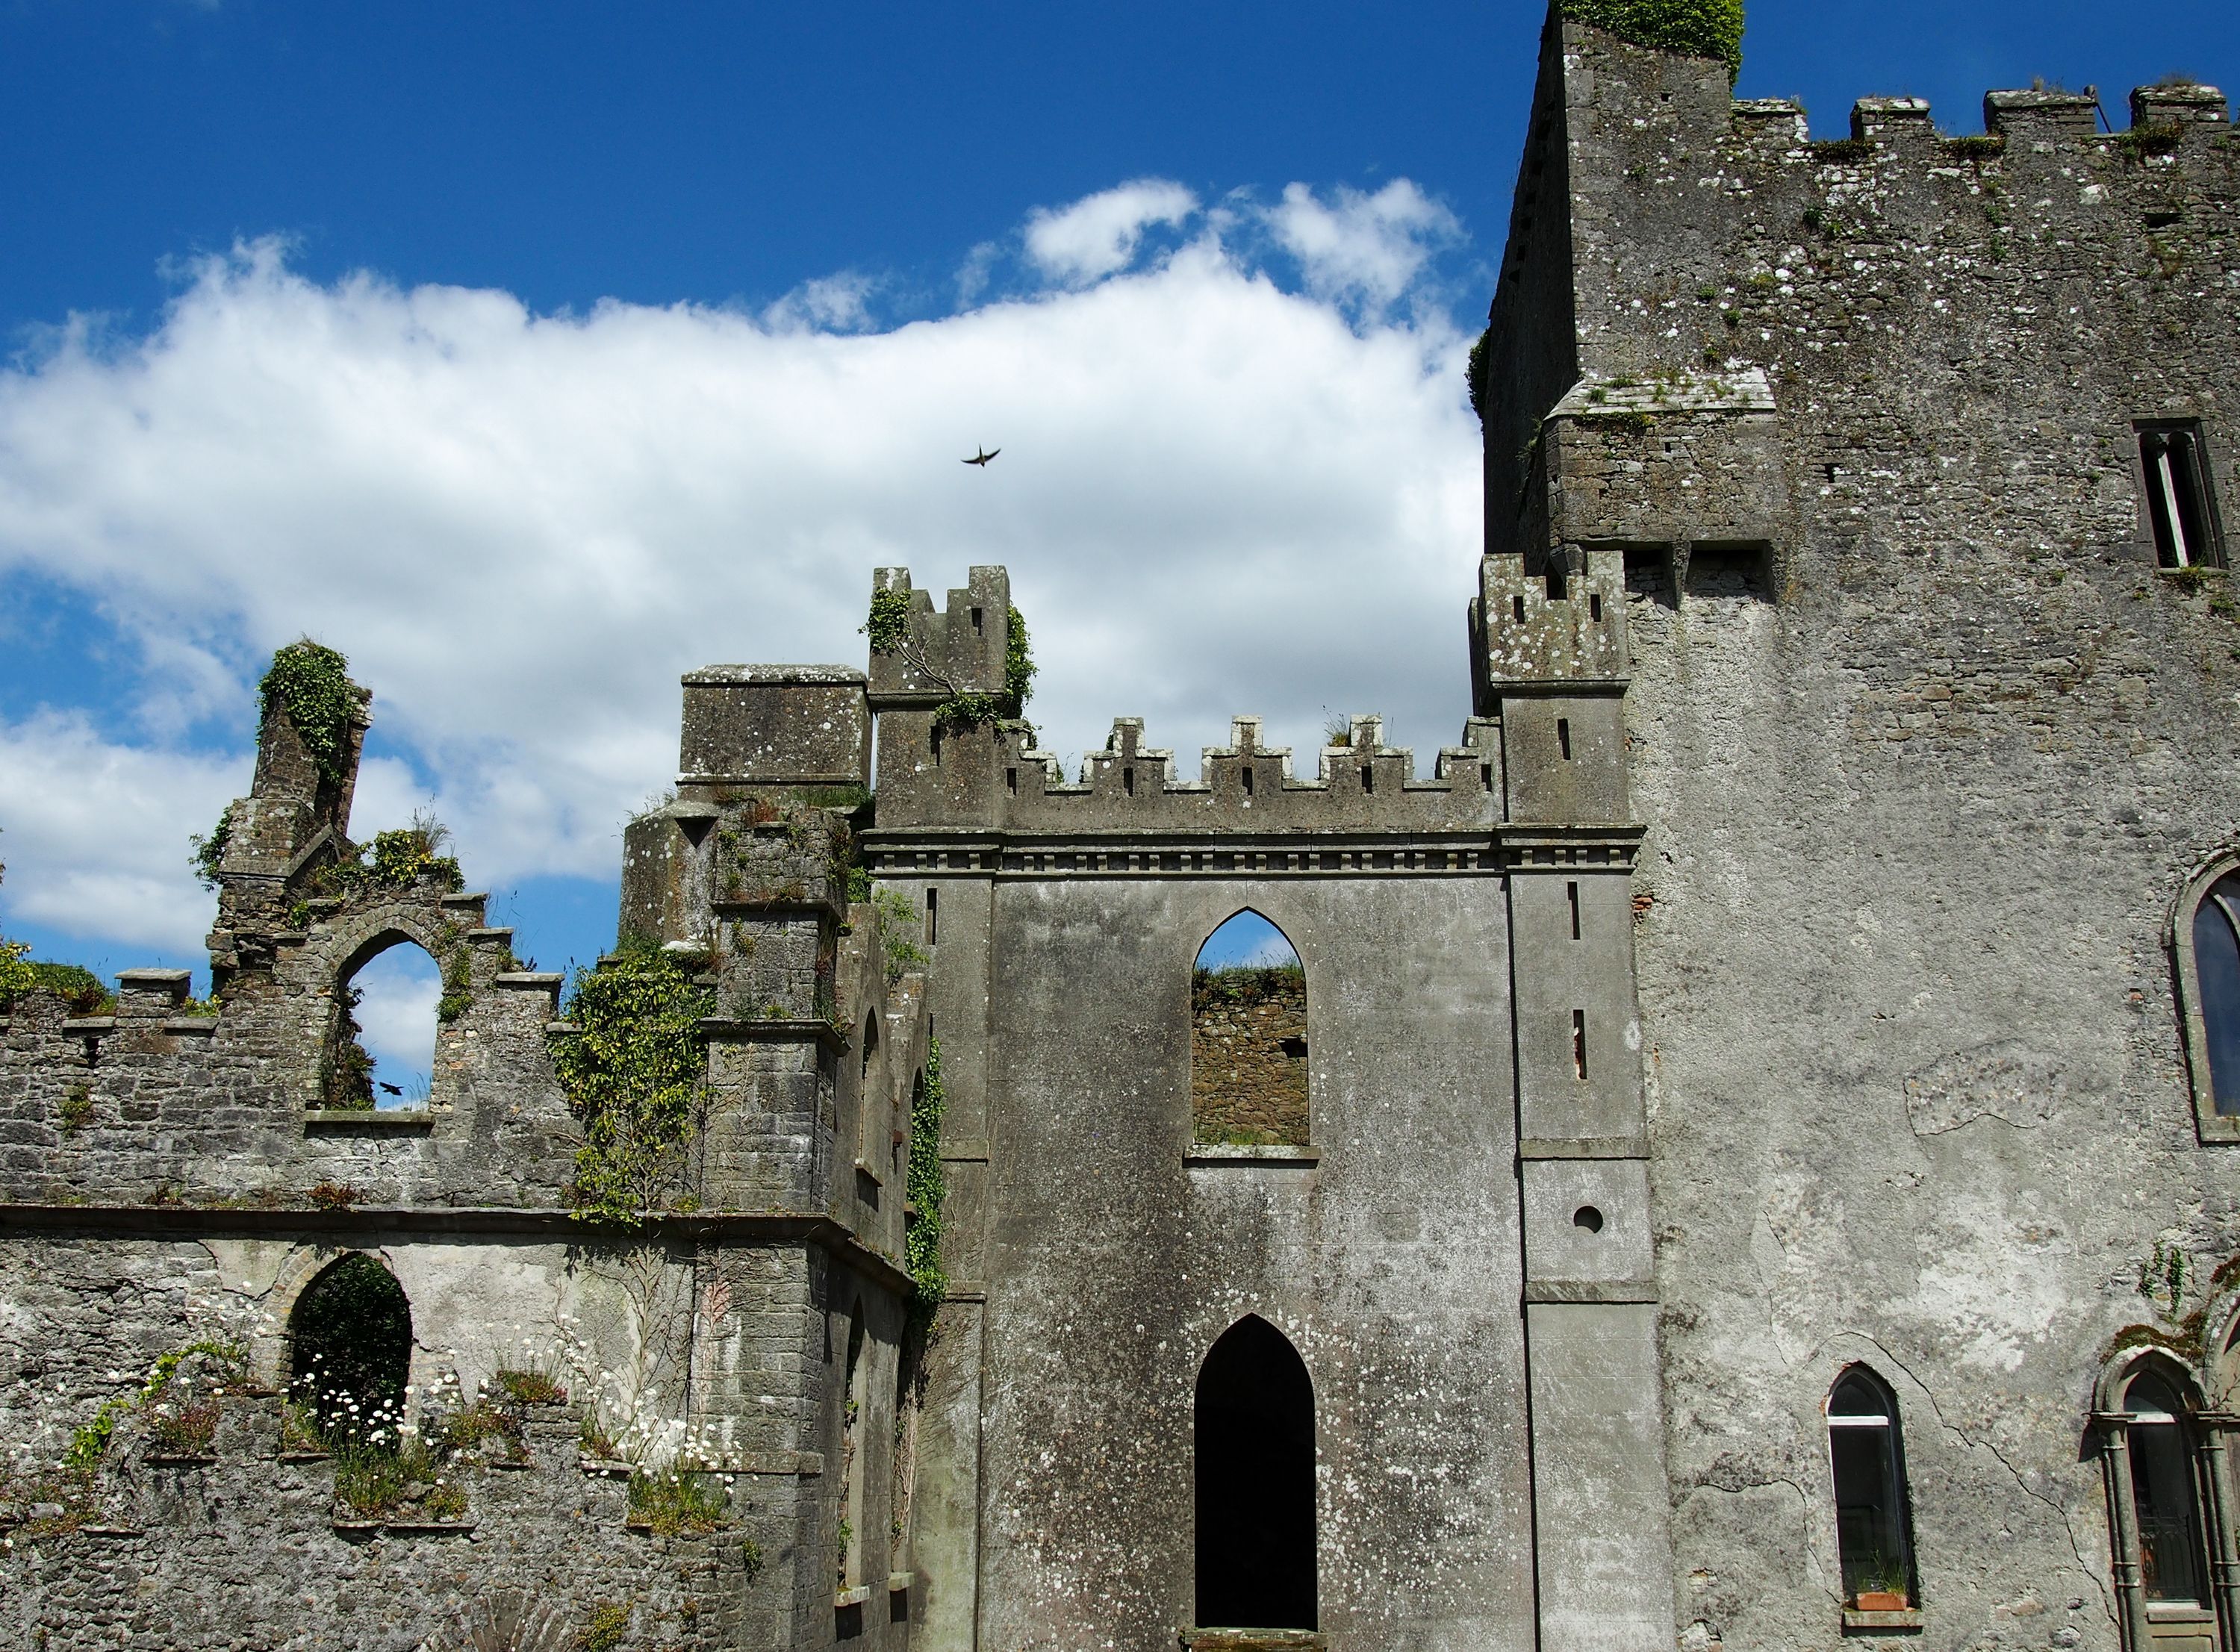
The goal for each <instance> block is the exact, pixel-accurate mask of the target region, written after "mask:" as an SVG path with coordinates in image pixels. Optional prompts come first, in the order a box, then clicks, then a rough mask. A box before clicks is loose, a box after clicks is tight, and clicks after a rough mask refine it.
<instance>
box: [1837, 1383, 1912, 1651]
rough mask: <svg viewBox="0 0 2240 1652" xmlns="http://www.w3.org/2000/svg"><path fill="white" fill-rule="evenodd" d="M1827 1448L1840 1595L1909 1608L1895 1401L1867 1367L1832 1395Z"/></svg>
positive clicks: (1908, 1544) (1907, 1532)
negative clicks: (1833, 1481) (1831, 1468)
mask: <svg viewBox="0 0 2240 1652" xmlns="http://www.w3.org/2000/svg"><path fill="white" fill-rule="evenodd" d="M1828 1449H1829V1455H1830V1459H1831V1460H1832V1462H1833V1465H1834V1469H1835V1476H1836V1547H1837V1555H1838V1556H1839V1558H1840V1560H1841V1562H1842V1564H1843V1598H1844V1599H1845V1600H1846V1601H1847V1602H1853V1603H1857V1602H1861V1601H1862V1600H1865V1601H1869V1602H1873V1603H1875V1604H1877V1605H1880V1606H1883V1607H1889V1606H1892V1605H1896V1604H1898V1603H1901V1602H1902V1603H1903V1604H1905V1605H1909V1606H1910V1605H1912V1604H1913V1603H1914V1588H1913V1530H1912V1522H1911V1520H1910V1516H1909V1515H1908V1513H1907V1510H1906V1501H1905V1463H1904V1454H1903V1451H1902V1450H1901V1449H1900V1446H1899V1441H1898V1427H1897V1402H1895V1401H1894V1400H1893V1399H1892V1398H1891V1396H1890V1390H1889V1389H1886V1388H1884V1387H1883V1385H1882V1383H1881V1382H1879V1381H1877V1379H1876V1377H1875V1376H1874V1375H1873V1374H1872V1373H1871V1372H1869V1371H1866V1370H1863V1369H1859V1368H1857V1367H1856V1366H1855V1367H1853V1368H1852V1369H1850V1370H1849V1371H1846V1372H1844V1373H1843V1376H1841V1377H1840V1378H1838V1379H1837V1383H1836V1386H1835V1388H1834V1389H1833V1390H1831V1391H1830V1394H1829V1396H1828Z"/></svg>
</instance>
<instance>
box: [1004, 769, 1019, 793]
mask: <svg viewBox="0 0 2240 1652" xmlns="http://www.w3.org/2000/svg"><path fill="white" fill-rule="evenodd" d="M1003 789H1004V790H1005V791H1008V792H1012V793H1015V794H1016V793H1017V791H1018V789H1019V771H1018V770H1017V769H1005V770H1003Z"/></svg>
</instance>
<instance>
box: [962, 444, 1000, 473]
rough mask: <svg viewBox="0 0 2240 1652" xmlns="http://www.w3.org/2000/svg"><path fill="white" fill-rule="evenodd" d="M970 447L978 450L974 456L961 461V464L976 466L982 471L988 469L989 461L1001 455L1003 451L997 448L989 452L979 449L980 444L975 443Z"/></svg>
mask: <svg viewBox="0 0 2240 1652" xmlns="http://www.w3.org/2000/svg"><path fill="white" fill-rule="evenodd" d="M972 445H973V446H974V447H976V448H979V449H980V450H979V451H978V452H977V453H976V454H974V455H973V456H971V457H970V458H969V459H966V460H963V461H962V463H965V464H977V465H978V466H979V467H980V468H981V469H982V470H986V469H987V468H988V461H989V460H990V459H992V458H994V457H995V456H996V455H997V454H998V453H1001V452H1002V451H1003V449H1001V448H997V449H995V450H993V451H990V450H989V449H986V448H982V447H980V444H979V443H977V442H975V443H973V444H972Z"/></svg>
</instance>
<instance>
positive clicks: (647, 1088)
mask: <svg viewBox="0 0 2240 1652" xmlns="http://www.w3.org/2000/svg"><path fill="white" fill-rule="evenodd" d="M715 1013H716V1002H715V994H714V993H713V992H712V991H710V989H707V988H705V987H702V986H700V985H698V984H697V983H695V982H694V981H693V979H692V977H691V976H690V975H688V974H687V973H686V971H685V969H684V968H683V966H682V965H680V964H679V963H677V961H676V960H675V959H674V958H672V957H670V956H669V955H667V954H666V953H663V952H661V951H658V950H657V949H651V948H643V949H633V950H629V951H625V952H624V953H623V955H622V956H619V957H617V958H616V959H614V960H613V961H612V962H610V963H608V964H606V965H605V966H604V967H603V968H601V969H584V970H579V971H577V976H576V981H575V985H574V987H573V988H572V989H571V990H570V994H569V998H568V1003H567V1005H566V1007H565V1008H564V1009H563V1011H562V1014H563V1017H564V1018H565V1019H566V1020H568V1021H570V1022H572V1023H575V1024H576V1026H577V1029H579V1030H578V1031H577V1034H576V1036H573V1037H570V1038H563V1039H562V1040H560V1041H559V1042H557V1044H555V1046H554V1047H553V1058H552V1059H553V1067H554V1069H555V1070H556V1071H557V1074H558V1076H559V1079H560V1085H561V1088H562V1089H564V1090H565V1091H566V1092H567V1094H568V1104H569V1107H570V1110H572V1111H573V1112H574V1114H575V1116H576V1119H577V1123H578V1124H579V1125H580V1126H581V1128H582V1130H583V1145H582V1147H581V1148H579V1149H577V1154H576V1183H575V1189H574V1191H575V1202H576V1211H577V1215H578V1216H584V1217H587V1218H593V1219H597V1220H603V1221H608V1222H619V1223H622V1224H623V1225H625V1226H636V1225H637V1222H639V1220H640V1218H641V1217H642V1216H643V1213H644V1212H646V1211H648V1210H652V1209H658V1208H659V1207H660V1206H661V1205H662V1204H663V1202H664V1201H665V1200H666V1199H667V1198H668V1196H670V1193H671V1192H672V1191H673V1190H674V1189H675V1188H676V1186H677V1180H678V1177H679V1175H680V1173H681V1171H682V1170H683V1166H684V1163H685V1152H684V1149H685V1148H686V1146H687V1145H688V1144H689V1143H690V1141H691V1140H692V1138H693V1136H694V1135H695V1134H696V1132H697V1129H698V1128H699V1123H700V1118H701V1115H702V1111H703V1106H704V1104H705V1099H706V1091H707V1082H706V1081H707V1070H708V1041H707V1037H706V1036H705V1035H704V1034H703V1032H702V1031H701V1029H700V1024H699V1023H700V1020H701V1018H702V1017H703V1016H712V1015H714V1014H715Z"/></svg>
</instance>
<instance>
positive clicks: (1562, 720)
mask: <svg viewBox="0 0 2240 1652" xmlns="http://www.w3.org/2000/svg"><path fill="white" fill-rule="evenodd" d="M1556 744H1557V748H1558V749H1560V750H1561V751H1562V752H1563V761H1564V762H1565V763H1569V762H1570V761H1571V720H1570V718H1569V717H1558V718H1557V719H1556Z"/></svg>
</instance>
